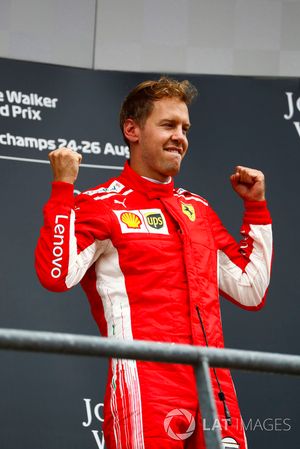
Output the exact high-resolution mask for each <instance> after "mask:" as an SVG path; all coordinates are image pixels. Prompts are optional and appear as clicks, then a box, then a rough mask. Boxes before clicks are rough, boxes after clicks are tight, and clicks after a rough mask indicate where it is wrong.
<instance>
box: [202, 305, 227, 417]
mask: <svg viewBox="0 0 300 449" xmlns="http://www.w3.org/2000/svg"><path fill="white" fill-rule="evenodd" d="M196 310H197V314H198V318H199V322H200V325H201V328H202V332H203V336H204V340H205V344H206V346H207V347H208V339H207V335H206V331H205V327H204V323H203V320H202V317H201V313H200V309H199V306H197V305H196ZM212 370H213V373H214V376H215V379H216V381H217V385H218V389H219V392H218V397H219V399H220V401H222V403H223V408H224V415H225V418H226V421H227V423H228V425H229V426H231V415H230V411H229V408H228V406H227V403H226V398H225V393H224V391H223V390H222V387H221V384H220V381H219V379H218V375H217V371H216V368H215V367H213V368H212Z"/></svg>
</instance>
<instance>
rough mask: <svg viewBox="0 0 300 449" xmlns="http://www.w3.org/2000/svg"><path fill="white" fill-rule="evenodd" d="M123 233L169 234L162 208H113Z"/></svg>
mask: <svg viewBox="0 0 300 449" xmlns="http://www.w3.org/2000/svg"><path fill="white" fill-rule="evenodd" d="M113 213H114V214H115V215H116V217H117V219H118V222H119V225H120V228H121V232H122V234H132V233H139V234H141V233H142V234H165V235H168V234H169V230H168V225H167V221H166V218H165V216H164V214H163V212H162V211H161V210H160V209H139V210H128V209H127V210H126V209H125V210H113Z"/></svg>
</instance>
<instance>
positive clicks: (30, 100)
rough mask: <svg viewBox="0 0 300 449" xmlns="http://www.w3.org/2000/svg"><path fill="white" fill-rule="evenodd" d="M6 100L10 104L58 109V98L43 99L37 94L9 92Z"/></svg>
mask: <svg viewBox="0 0 300 449" xmlns="http://www.w3.org/2000/svg"><path fill="white" fill-rule="evenodd" d="M6 98H7V100H8V101H9V103H17V104H25V105H28V106H39V107H46V108H56V103H57V101H58V98H50V97H43V96H41V95H38V94H36V93H31V94H23V92H17V91H15V90H7V91H6Z"/></svg>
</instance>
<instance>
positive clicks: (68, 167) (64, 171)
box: [49, 148, 82, 184]
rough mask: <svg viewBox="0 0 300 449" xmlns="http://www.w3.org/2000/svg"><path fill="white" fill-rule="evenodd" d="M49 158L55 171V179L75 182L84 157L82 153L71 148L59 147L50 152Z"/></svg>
mask: <svg viewBox="0 0 300 449" xmlns="http://www.w3.org/2000/svg"><path fill="white" fill-rule="evenodd" d="M49 159H50V164H51V167H52V171H53V180H54V181H63V182H69V183H70V184H74V182H75V181H76V178H77V175H78V171H79V165H80V162H81V159H82V156H81V154H78V153H76V152H75V151H73V150H70V149H69V148H59V149H57V150H54V151H51V153H49Z"/></svg>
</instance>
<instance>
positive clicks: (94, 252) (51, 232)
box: [35, 149, 109, 291]
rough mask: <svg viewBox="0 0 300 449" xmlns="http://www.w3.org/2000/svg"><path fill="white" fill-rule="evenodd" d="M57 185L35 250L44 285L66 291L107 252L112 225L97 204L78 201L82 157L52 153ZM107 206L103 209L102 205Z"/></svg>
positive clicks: (87, 199) (64, 151) (61, 151)
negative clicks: (76, 194)
mask: <svg viewBox="0 0 300 449" xmlns="http://www.w3.org/2000/svg"><path fill="white" fill-rule="evenodd" d="M49 159H50V162H51V166H52V170H53V177H54V182H53V184H52V192H51V196H50V199H49V201H48V202H47V203H46V205H45V207H44V225H43V227H42V229H41V233H40V237H39V240H38V244H37V248H36V251H35V267H36V272H37V275H38V277H39V279H40V282H41V284H42V285H43V286H44V287H45V288H47V289H49V290H52V291H64V290H67V289H69V288H71V287H72V286H73V285H75V284H77V283H78V282H80V281H81V279H82V277H83V276H84V274H85V273H86V271H87V270H88V268H89V267H90V266H91V265H92V264H93V262H94V261H95V260H96V259H97V258H98V257H99V255H100V254H101V252H103V251H104V249H105V245H106V240H105V239H106V237H107V234H108V228H109V226H108V225H107V223H105V218H106V217H107V215H105V213H102V214H101V213H99V210H98V209H97V211H98V213H97V212H96V210H95V203H94V201H93V200H92V199H91V198H90V197H88V196H86V195H80V196H79V197H77V199H76V201H75V198H74V194H73V190H74V186H73V183H74V182H75V180H76V178H77V175H78V171H79V164H80V161H81V156H80V155H78V154H77V153H75V152H73V151H71V150H69V149H59V150H55V151H54V152H52V153H50V154H49ZM102 207H103V206H102Z"/></svg>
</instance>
